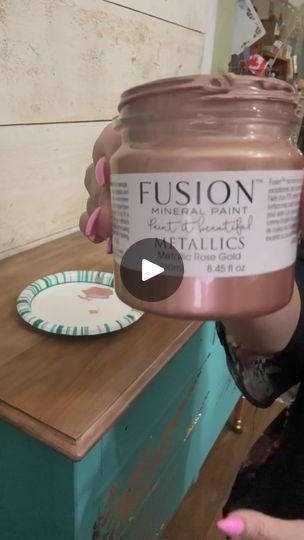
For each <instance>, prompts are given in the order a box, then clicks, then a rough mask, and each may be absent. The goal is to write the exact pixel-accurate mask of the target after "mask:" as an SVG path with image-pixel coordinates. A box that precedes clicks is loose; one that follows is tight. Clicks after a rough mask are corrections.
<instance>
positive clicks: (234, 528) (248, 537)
mask: <svg viewBox="0 0 304 540" xmlns="http://www.w3.org/2000/svg"><path fill="white" fill-rule="evenodd" d="M218 528H219V530H220V531H221V532H222V533H223V534H226V535H228V536H230V537H231V538H233V539H239V540H287V539H288V540H300V538H304V521H302V520H298V521H288V520H283V519H276V518H272V517H270V516H266V515H265V514H261V513H260V512H253V511H251V510H241V511H238V512H236V513H233V514H230V515H229V516H228V518H226V519H224V520H221V521H220V522H219V523H218Z"/></svg>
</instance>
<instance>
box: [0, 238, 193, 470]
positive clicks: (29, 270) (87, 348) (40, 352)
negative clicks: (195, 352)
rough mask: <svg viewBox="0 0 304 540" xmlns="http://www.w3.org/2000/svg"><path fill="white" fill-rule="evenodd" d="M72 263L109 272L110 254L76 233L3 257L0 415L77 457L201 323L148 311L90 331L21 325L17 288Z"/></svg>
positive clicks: (75, 266) (0, 270) (0, 280)
mask: <svg viewBox="0 0 304 540" xmlns="http://www.w3.org/2000/svg"><path fill="white" fill-rule="evenodd" d="M73 269H87V270H90V269H92V270H105V271H111V269H112V258H111V257H110V256H109V255H105V254H104V249H103V246H96V245H92V244H90V242H88V241H87V240H86V239H85V238H82V236H81V235H80V233H74V234H73V235H69V236H67V237H64V238H61V239H59V240H55V241H53V242H50V243H48V244H44V245H43V246H39V247H37V248H34V249H32V250H29V251H27V252H24V253H21V254H18V255H15V256H14V257H10V258H8V259H5V260H3V261H1V263H0V286H1V292H2V294H1V298H0V326H1V336H2V337H1V340H0V417H1V418H3V419H4V420H7V421H8V422H10V423H12V424H14V425H15V426H18V427H19V428H20V429H22V430H24V431H25V432H27V433H29V434H31V435H33V436H34V437H36V438H37V439H39V440H41V441H42V442H45V443H46V444H48V445H50V446H52V447H53V448H55V449H57V450H58V451H60V452H62V453H64V454H65V455H67V456H69V457H70V458H71V459H73V460H79V459H81V458H82V457H83V456H84V455H85V454H86V453H87V452H88V450H89V449H90V448H91V447H92V446H93V445H94V444H95V443H96V442H97V441H98V440H99V439H100V438H101V437H102V435H103V434H104V433H105V432H106V431H107V430H108V429H109V428H110V427H111V426H112V425H113V423H114V422H115V421H116V420H117V418H118V417H119V416H120V415H121V414H122V413H123V412H124V411H125V410H126V409H127V407H128V406H129V404H130V403H131V402H132V401H134V400H135V399H136V397H137V396H138V395H139V394H140V392H142V390H143V389H144V388H145V387H146V385H147V384H148V383H149V382H150V381H151V380H152V379H153V377H155V375H156V374H157V373H159V371H160V370H161V369H162V367H163V366H165V365H166V364H167V363H168V362H169V361H170V359H171V358H172V357H173V356H174V354H175V353H176V352H177V351H178V350H179V349H180V348H181V347H182V346H183V345H184V344H185V343H186V342H187V341H188V340H189V339H190V338H191V336H192V335H193V334H194V333H195V331H196V330H197V329H198V328H199V327H200V325H201V323H199V322H191V321H182V320H171V319H165V318H161V317H158V316H154V315H150V314H145V315H144V316H143V317H142V319H141V320H140V321H139V322H137V323H136V324H134V325H132V326H131V327H129V328H128V329H126V330H123V331H121V332H118V333H114V334H111V335H107V336H105V335H103V336H99V337H91V338H69V337H64V336H53V335H50V334H45V333H41V332H39V331H35V330H34V329H32V328H31V327H30V326H28V325H26V324H25V323H24V322H23V321H22V320H21V319H20V318H19V316H18V315H17V313H16V307H15V305H16V298H17V296H18V294H19V292H21V290H22V289H23V288H24V287H25V286H26V285H28V284H29V283H30V282H32V281H33V280H35V279H37V278H38V277H41V276H43V275H46V274H49V273H52V272H56V271H62V270H73Z"/></svg>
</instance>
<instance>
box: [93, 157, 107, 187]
mask: <svg viewBox="0 0 304 540" xmlns="http://www.w3.org/2000/svg"><path fill="white" fill-rule="evenodd" d="M95 176H96V180H97V182H98V184H99V185H100V186H105V185H106V183H107V174H106V160H105V158H104V157H102V158H100V159H99V160H98V161H97V163H96V167H95Z"/></svg>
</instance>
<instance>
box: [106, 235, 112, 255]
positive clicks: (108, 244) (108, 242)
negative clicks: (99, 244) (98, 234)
mask: <svg viewBox="0 0 304 540" xmlns="http://www.w3.org/2000/svg"><path fill="white" fill-rule="evenodd" d="M106 253H108V254H111V253H113V245H112V238H107V239H106Z"/></svg>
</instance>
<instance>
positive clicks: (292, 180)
mask: <svg viewBox="0 0 304 540" xmlns="http://www.w3.org/2000/svg"><path fill="white" fill-rule="evenodd" d="M302 181H303V173H302V171H300V170H295V171H236V172H232V171H224V172H223V171H220V172H197V173H195V172H191V173H187V172H186V173H150V174H149V173H144V174H113V175H112V176H111V194H112V208H113V245H114V257H115V259H116V260H117V262H120V261H121V258H122V256H123V254H124V253H125V252H126V250H127V249H128V248H129V247H130V246H131V245H132V244H134V243H135V242H137V241H138V240H143V239H144V238H153V237H156V238H158V239H163V240H166V241H167V242H169V243H171V244H172V245H173V246H174V247H175V248H176V249H177V250H178V251H179V253H180V254H181V256H182V258H183V261H184V267H185V276H189V277H190V276H191V277H193V276H204V277H207V276H209V277H210V278H214V277H229V276H231V277H235V276H248V275H252V274H264V273H267V272H274V271H276V270H280V269H282V268H285V267H287V266H289V265H291V264H293V263H294V261H295V259H296V251H297V231H298V216H299V206H300V196H301V188H302ZM160 247H161V245H160ZM160 261H161V259H159V262H160Z"/></svg>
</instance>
